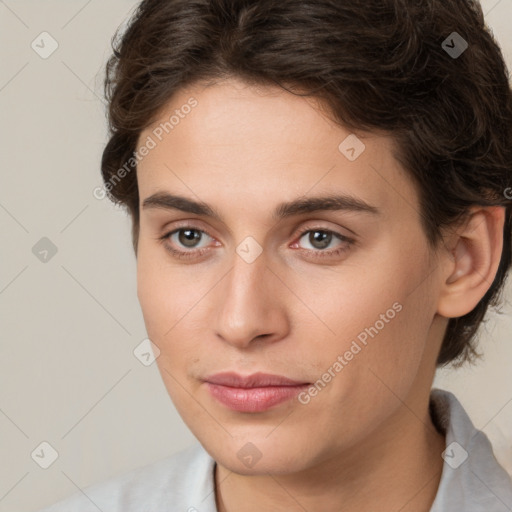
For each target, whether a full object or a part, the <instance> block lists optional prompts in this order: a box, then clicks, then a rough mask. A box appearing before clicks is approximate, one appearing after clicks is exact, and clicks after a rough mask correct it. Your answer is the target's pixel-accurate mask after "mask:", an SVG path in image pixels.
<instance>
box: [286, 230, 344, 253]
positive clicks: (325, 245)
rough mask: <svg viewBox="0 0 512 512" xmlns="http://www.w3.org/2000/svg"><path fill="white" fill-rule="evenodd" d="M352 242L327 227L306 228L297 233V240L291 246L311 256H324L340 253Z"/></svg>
mask: <svg viewBox="0 0 512 512" xmlns="http://www.w3.org/2000/svg"><path fill="white" fill-rule="evenodd" d="M353 243H354V240H353V239H351V238H348V237H346V236H344V235H342V234H341V233H337V232H335V231H331V230H329V229H324V228H306V229H304V230H303V231H302V232H301V233H299V238H298V241H297V242H296V243H294V244H292V247H293V248H298V249H302V250H303V251H304V252H305V253H310V254H311V255H312V256H313V257H320V258H324V257H334V256H340V255H342V254H343V253H344V252H346V251H348V250H349V249H350V247H351V246H352V245H353Z"/></svg>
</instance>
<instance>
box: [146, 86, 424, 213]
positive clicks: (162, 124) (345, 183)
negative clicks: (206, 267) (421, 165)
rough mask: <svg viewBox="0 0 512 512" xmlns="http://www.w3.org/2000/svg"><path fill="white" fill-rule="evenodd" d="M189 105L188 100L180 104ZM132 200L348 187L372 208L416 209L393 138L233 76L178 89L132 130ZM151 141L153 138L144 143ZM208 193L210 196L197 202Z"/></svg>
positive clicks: (289, 194) (225, 198) (226, 200)
mask: <svg viewBox="0 0 512 512" xmlns="http://www.w3.org/2000/svg"><path fill="white" fill-rule="evenodd" d="M191 105H194V106H193V107H190V106H191ZM148 138H150V139H152V140H153V142H154V147H153V148H152V149H151V150H150V151H149V153H148V154H147V155H146V156H145V157H144V158H143V160H142V161H141V162H140V163H139V165H138V170H137V177H138V182H139V189H140V195H141V200H142V199H143V198H144V197H147V196H148V195H151V194H154V193H155V192H158V191H161V190H163V189H168V190H172V191H174V192H177V193H178V192H179V193H182V194H183V195H188V196H190V195H191V194H193V195H197V196H198V197H200V198H201V199H202V200H205V201H207V199H208V198H211V197H212V193H213V192H214V191H215V200H214V201H213V200H212V201H211V202H214V203H216V204H218V205H219V207H220V208H222V207H223V206H224V207H225V206H228V205H229V204H230V201H232V200H233V198H234V197H245V198H246V199H249V198H251V199H250V200H253V201H255V200H258V201H260V202H261V203H262V204H265V203H267V206H268V208H271V204H272V205H274V204H275V203H276V202H278V201H283V200H292V199H295V198H297V197H299V196H304V195H315V194H317V193H325V192H333V191H334V192H344V193H349V194H350V193H352V194H354V195H357V196H358V197H361V198H364V200H366V201H367V202H369V203H370V204H375V205H376V206H378V207H379V208H380V209H389V210H395V211H397V210H400V208H402V209H409V210H411V209H412V210H414V209H416V210H417V198H416V193H415V188H414V186H413V183H412V182H411V179H410V178H409V176H408V175H407V174H406V172H405V171H404V170H403V169H402V168H401V167H400V165H399V163H398V162H397V161H396V159H395V158H394V156H393V151H394V150H395V143H394V140H393V139H392V138H391V137H389V136H385V135H383V134H380V133H379V134H377V133H375V132H371V133H370V132H357V133H353V132H352V131H350V130H348V129H346V128H344V127H343V126H340V125H339V124H336V123H334V122H333V121H332V120H330V119H329V118H328V117H327V116H326V115H325V114H323V113H322V111H321V110H320V104H319V102H318V101H317V100H316V99H315V98H307V97H303V96H297V95H294V94H291V93H289V92H287V91H285V90H283V89H281V88H277V87H263V86H260V87H254V86H250V85H248V84H245V83H244V82H241V81H237V80H226V81H223V82H220V83H217V84H214V85H210V86H204V85H203V84H195V85H192V86H190V87H188V88H186V89H181V90H179V91H178V92H177V93H176V94H175V95H174V96H173V97H172V98H171V100H170V101H169V102H168V103H167V104H166V106H165V108H163V109H162V110H161V111H160V113H159V115H158V118H157V119H156V120H155V122H153V123H152V124H151V125H150V126H149V127H148V128H146V129H145V130H144V131H143V132H142V133H141V135H140V137H139V142H138V146H139V147H141V146H142V145H144V144H145V143H146V142H147V141H148ZM152 146H153V144H152ZM207 202H210V201H207Z"/></svg>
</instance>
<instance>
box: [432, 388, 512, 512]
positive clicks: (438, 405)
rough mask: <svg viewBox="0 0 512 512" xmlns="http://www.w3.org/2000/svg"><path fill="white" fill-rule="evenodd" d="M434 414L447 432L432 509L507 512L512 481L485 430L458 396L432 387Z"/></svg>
mask: <svg viewBox="0 0 512 512" xmlns="http://www.w3.org/2000/svg"><path fill="white" fill-rule="evenodd" d="M430 407H431V414H432V419H433V421H434V423H435V424H436V426H437V428H438V429H440V430H441V431H443V432H444V433H445V436H446V449H445V451H444V452H443V459H444V465H443V472H442V474H441V481H440V484H439V488H438V492H437V495H436V499H435V501H434V504H433V507H432V509H431V512H442V511H445V510H464V511H465V512H508V511H510V510H511V509H512V480H511V478H510V475H509V474H508V473H507V472H506V471H505V469H504V468H503V467H502V466H501V465H500V464H499V462H498V461H497V459H496V457H495V456H494V452H493V448H492V445H491V443H490V441H489V439H488V437H487V436H486V435H485V433H484V432H482V431H481V430H478V429H476V428H475V427H474V425H473V423H472V421H471V419H470V418H469V416H468V414H467V413H466V411H465V410H464V408H463V406H462V404H461V403H460V402H459V401H458V400H457V398H456V397H455V395H453V394H452V393H450V392H449V391H444V390H441V389H433V390H432V393H431V402H430Z"/></svg>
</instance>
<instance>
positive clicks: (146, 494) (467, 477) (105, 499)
mask: <svg viewBox="0 0 512 512" xmlns="http://www.w3.org/2000/svg"><path fill="white" fill-rule="evenodd" d="M431 415H432V418H433V420H434V422H435V423H436V426H437V427H438V428H439V429H440V430H442V431H443V432H444V433H445V435H446V450H445V452H443V458H444V461H445V462H444V466H443V472H442V475H441V481H440V484H439V488H438V491H437V494H436V498H435V500H434V503H433V505H432V508H431V509H430V512H511V511H512V480H511V478H510V476H509V475H508V474H507V472H506V471H505V470H504V469H503V468H502V467H501V466H500V465H499V463H498V461H497V460H496V458H495V457H494V454H493V451H492V447H491V443H490V442H489V439H488V438H487V436H486V435H485V434H484V433H483V432H481V431H480V430H477V429H475V427H474V426H473V423H472V422H471V420H470V418H469V417H468V415H467V413H466V412H465V410H464V408H463V407H462V405H461V404H460V402H459V401H458V400H457V398H456V397H455V396H454V395H453V394H452V393H450V392H448V391H444V390H440V389H433V390H432V391H431ZM214 470H215V461H214V460H213V459H212V458H211V456H210V455H209V454H208V453H207V452H206V451H205V450H204V448H203V447H202V446H201V445H200V444H196V445H194V446H192V447H190V448H188V449H186V450H183V451H181V452H179V453H177V454H174V455H171V456H169V457H167V458H165V459H162V460H160V461H158V462H155V463H153V464H150V465H148V466H144V467H141V468H138V469H136V470H132V471H130V472H128V473H124V474H122V475H120V476H116V477H113V478H110V479H109V480H106V481H104V482H100V483H97V484H94V485H91V486H89V487H86V488H85V489H84V490H83V491H78V492H76V493H75V494H74V495H72V496H70V497H69V498H67V499H65V500H63V501H60V502H59V503H56V504H55V505H53V506H51V507H48V508H45V509H43V510H41V511H40V512H98V511H101V512H217V508H216V505H215V491H214V481H215V477H214Z"/></svg>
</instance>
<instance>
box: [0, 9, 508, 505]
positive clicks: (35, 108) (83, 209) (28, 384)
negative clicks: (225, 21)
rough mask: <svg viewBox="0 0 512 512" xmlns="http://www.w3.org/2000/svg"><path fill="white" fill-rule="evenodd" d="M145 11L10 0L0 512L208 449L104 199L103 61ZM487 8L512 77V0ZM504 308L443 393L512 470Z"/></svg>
mask: <svg viewBox="0 0 512 512" xmlns="http://www.w3.org/2000/svg"><path fill="white" fill-rule="evenodd" d="M135 5H136V2H134V1H122V0H111V1H109V2H99V1H96V2H94V1H90V2H87V1H85V0H83V1H80V2H76V1H70V0H67V1H64V0H60V1H57V0H48V1H45V2H33V1H27V0H16V1H15V0H6V2H0V37H1V38H2V44H1V45H0V62H1V63H2V65H1V66H0V111H1V113H2V117H1V121H0V126H1V133H0V135H1V144H2V169H1V171H0V172H1V174H2V186H1V188H0V226H1V233H2V243H1V245H0V247H1V265H0V315H1V316H0V318H1V323H0V325H1V341H0V350H1V352H0V460H1V461H2V462H1V464H0V512H3V511H5V512H12V511H16V512H29V511H35V510H38V509H39V508H41V507H43V506H45V505H48V504H50V503H53V502H55V501H57V500H59V499H61V498H63V497H65V496H68V495H70V494H72V493H73V492H75V491H76V490H77V489H78V488H82V489H83V488H84V487H86V486H87V485H89V484H91V483H94V482H98V481H101V480H104V479H106V478H108V477H110V476H113V475H117V474H119V473H121V472H124V471H127V470H130V469H132V468H135V467H139V466H142V465H145V464H149V463H151V462H153V461H155V460H157V459H160V458H163V457H165V456H167V455H169V454H172V453H173V452H175V451H177V450H179V449H182V448H184V447H186V446H188V445H190V444H191V443H193V442H194V438H193V436H192V434H191V433H190V432H189V431H188V429H187V428H186V427H185V425H184V424H183V422H182V421H181V419H180V417H179V416H178V414H177V413H176V411H175V409H174V407H173V405H172V402H171V400H170V398H169V397H168V395H167V392H166V390H165V388H164V386H163V383H162V381H161V378H160V375H159V373H158V370H157V368H156V366H155V364H153V365H151V366H148V367H146V366H144V365H143V364H141V363H140V362H139V360H138V359H136V358H135V357H134V354H133V350H134V348H135V347H136V346H137V345H138V344H139V343H140V342H141V341H142V340H143V339H144V338H145V337H146V332H145V328H144V324H143V319H142V314H141V312H140V308H139V304H138V301H137V296H136V274H135V270H136V269H135V258H134V256H133V251H132V247H131V242H130V225H129V220H128V218H127V216H126V215H125V213H124V212H123V211H122V210H120V209H117V208H115V207H114V206H112V205H111V204H110V203H109V202H108V200H107V199H104V200H98V199H96V198H95V197H94V196H93V190H94V188H95V187H97V186H100V185H101V178H100V171H99V163H100V158H101V153H102V150H103V146H104V144H105V142H106V123H105V116H104V105H103V103H102V99H101V98H102V78H103V66H104V63H105V60H106V58H107V57H108V56H109V54H110V39H111V36H112V35H113V33H114V31H115V29H116V28H117V27H118V25H120V24H121V23H123V22H124V21H125V20H126V19H127V17H128V16H129V15H130V13H131V12H132V10H133V8H134V6H135ZM483 7H484V11H485V12H486V13H488V14H487V15H486V19H487V21H488V23H489V25H490V26H491V28H492V29H493V31H494V33H495V36H496V38H497V39H498V41H499V43H500V44H501V46H502V48H503V52H504V54H505V56H506V59H507V62H508V65H509V66H511V67H512V34H511V32H510V20H511V19H512V3H511V2H510V1H508V0H507V1H505V0H502V1H497V0H489V1H484V2H483ZM43 31H46V32H48V33H49V34H51V36H52V37H53V38H54V39H55V40H56V41H57V42H58V45H59V46H58V49H57V50H56V51H55V52H54V53H53V54H52V55H51V56H50V57H48V58H46V59H43V58H41V57H40V56H39V55H38V54H37V53H36V52H35V51H34V50H33V49H32V47H31V43H32V41H33V40H36V42H37V41H38V40H40V39H37V37H38V36H39V34H40V33H41V32H43ZM47 45H49V40H46V43H45V47H46V49H48V47H49V46H47ZM40 46H42V45H41V44H40ZM41 50H42V48H41ZM43 237H46V238H48V239H49V240H50V241H51V243H52V244H53V245H54V246H55V247H56V249H57V252H56V254H55V255H53V257H50V255H51V253H49V256H48V261H47V262H42V261H40V260H39V259H38V258H37V257H36V255H34V253H33V247H34V246H35V245H36V244H37V243H39V244H43V246H44V244H45V243H46V244H48V242H45V241H43V242H40V240H41V239H42V238H43ZM36 247H39V246H36ZM507 297H508V299H510V297H511V295H510V287H509V288H507ZM503 312H504V314H503V315H501V316H499V315H496V314H494V313H493V314H491V315H489V321H488V323H487V325H486V327H485V329H483V335H482V344H481V346H482V347H483V348H484V349H485V354H486V357H485V360H484V361H483V362H482V363H480V364H479V365H478V366H477V367H473V368H468V369H461V370H458V371H451V372H450V371H444V370H443V371H442V372H440V373H439V375H438V376H437V378H436V382H435V385H436V386H438V387H443V388H445V389H449V390H453V391H454V392H455V393H456V395H457V396H458V397H459V399H460V400H461V402H462V403H463V405H464V406H465V407H466V409H467V411H468V413H469V414H470V416H471V418H472V419H473V421H474V423H475V425H476V426H477V427H478V428H483V429H484V431H485V432H486V433H487V434H488V435H489V437H490V438H491V441H492V442H493V445H494V447H495V450H496V454H497V456H498V458H499V460H500V461H501V462H502V464H503V465H504V466H505V467H506V468H507V469H508V471H509V472H511V473H512V448H511V446H512V372H511V371H510V366H511V363H512V343H511V342H510V333H511V332H512V318H511V314H510V313H511V308H510V300H509V302H508V304H507V305H506V306H505V307H504V309H503ZM43 441H46V442H49V443H50V444H51V445H52V446H53V447H54V448H55V449H56V450H57V452H58V454H59V456H58V459H57V460H56V461H55V463H54V464H52V465H51V466H50V467H49V468H48V469H42V468H41V467H39V465H37V464H36V463H35V462H34V460H33V459H32V457H31V453H32V452H33V451H34V449H36V447H38V446H39V445H40V443H41V442H43Z"/></svg>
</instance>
